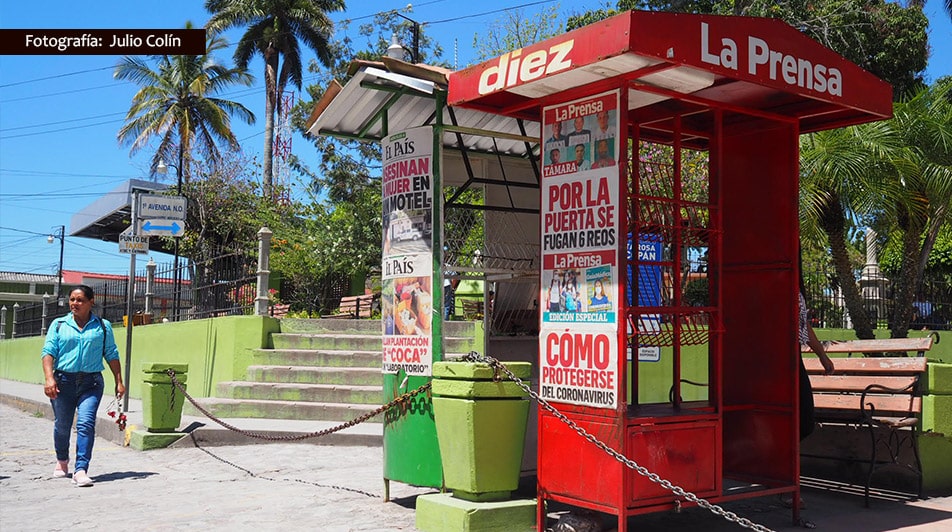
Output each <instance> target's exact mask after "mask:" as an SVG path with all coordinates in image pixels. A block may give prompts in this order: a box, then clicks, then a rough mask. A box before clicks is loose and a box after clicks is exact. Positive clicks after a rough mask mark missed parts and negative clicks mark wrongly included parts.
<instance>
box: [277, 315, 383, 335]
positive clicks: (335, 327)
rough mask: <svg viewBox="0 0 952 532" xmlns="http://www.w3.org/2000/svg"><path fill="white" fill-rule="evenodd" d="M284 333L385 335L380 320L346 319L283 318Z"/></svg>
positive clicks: (282, 327)
mask: <svg viewBox="0 0 952 532" xmlns="http://www.w3.org/2000/svg"><path fill="white" fill-rule="evenodd" d="M281 332H282V333H312V334H318V333H350V334H374V335H380V334H382V333H383V324H382V323H381V321H380V320H368V319H363V320H354V319H345V318H324V319H304V318H282V319H281Z"/></svg>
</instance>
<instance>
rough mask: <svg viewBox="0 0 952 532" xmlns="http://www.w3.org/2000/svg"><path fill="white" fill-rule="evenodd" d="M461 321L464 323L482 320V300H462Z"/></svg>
mask: <svg viewBox="0 0 952 532" xmlns="http://www.w3.org/2000/svg"><path fill="white" fill-rule="evenodd" d="M461 301H462V305H463V319H464V320H466V321H479V320H482V319H483V300H482V299H470V298H465V299H462V300H461Z"/></svg>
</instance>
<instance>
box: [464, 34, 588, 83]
mask: <svg viewBox="0 0 952 532" xmlns="http://www.w3.org/2000/svg"><path fill="white" fill-rule="evenodd" d="M574 46H575V39H569V40H567V41H565V42H561V43H558V44H553V45H552V46H550V47H549V48H548V49H545V48H543V49H542V50H536V51H534V52H530V53H527V54H526V55H525V57H522V48H520V49H518V50H514V51H512V52H508V53H505V54H502V55H501V56H500V57H499V63H498V64H496V65H493V66H491V67H489V68H487V69H486V70H483V73H482V74H480V75H479V87H478V89H477V91H478V92H479V94H481V95H484V94H489V93H490V92H495V91H497V90H500V89H504V88H507V87H512V86H515V85H517V84H520V83H525V82H527V81H532V80H534V79H538V78H541V77H542V76H546V75H548V74H554V73H556V72H559V71H562V70H566V69H568V68H569V67H571V66H572V58H571V57H569V52H571V51H572V48H573V47H574Z"/></svg>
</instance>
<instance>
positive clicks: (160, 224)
mask: <svg viewBox="0 0 952 532" xmlns="http://www.w3.org/2000/svg"><path fill="white" fill-rule="evenodd" d="M140 223H141V224H142V225H140V226H139V234H142V235H148V236H182V235H184V234H185V222H184V221H181V220H171V219H165V218H150V219H145V220H143V219H141V218H140Z"/></svg>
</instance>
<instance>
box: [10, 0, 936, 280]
mask: <svg viewBox="0 0 952 532" xmlns="http://www.w3.org/2000/svg"><path fill="white" fill-rule="evenodd" d="M602 3H603V2H595V1H591V0H589V1H586V0H561V1H557V0H552V1H549V2H539V1H538V0H482V1H481V2H478V3H476V4H469V3H468V2H458V1H457V0H421V1H419V2H414V10H413V14H412V15H410V16H411V18H413V19H414V20H416V21H418V22H421V23H424V24H425V23H427V22H431V21H438V20H445V19H450V18H456V17H467V18H461V19H459V20H455V21H451V22H443V23H440V24H434V25H430V26H428V27H427V28H426V32H427V33H428V35H430V36H431V37H433V38H434V39H435V40H436V41H437V42H439V43H440V44H441V45H442V47H443V48H444V54H445V58H446V59H447V60H448V61H450V62H452V61H453V57H454V43H455V46H456V57H457V61H458V65H459V67H461V68H462V67H464V66H466V65H468V64H470V63H472V62H473V61H474V60H475V52H474V50H473V48H472V43H473V35H474V34H475V33H477V32H480V33H484V32H485V28H486V25H487V24H490V23H491V22H493V21H494V20H496V19H498V18H499V17H500V16H501V15H502V14H501V13H490V14H485V15H481V16H472V15H479V14H482V13H487V12H490V11H493V10H498V9H504V8H512V7H514V6H519V5H525V4H535V5H530V6H528V7H525V8H524V11H525V12H526V13H534V12H537V11H538V10H539V9H541V8H543V7H545V6H552V5H557V6H558V9H559V12H560V13H567V14H571V13H577V12H583V11H585V10H588V9H593V8H596V7H598V6H599V5H601V4H602ZM347 4H348V6H349V7H348V10H347V12H346V13H337V14H334V15H333V17H332V18H333V19H334V20H335V21H339V20H343V19H358V18H361V17H366V16H369V15H372V14H373V13H375V12H378V11H387V10H392V9H402V8H403V7H405V6H406V3H405V2H391V1H377V0H375V1H356V0H350V1H349V2H347ZM203 5H204V2H203V1H202V0H165V1H163V2H137V1H136V2H129V1H116V0H98V1H95V2H92V1H89V0H73V1H69V2H67V1H65V0H50V1H46V2H41V3H37V4H33V3H32V2H9V1H8V2H3V3H2V5H0V27H2V28H36V29H40V28H49V29H53V28H77V29H81V28H129V29H160V28H181V27H182V26H183V25H184V23H185V21H186V20H191V21H193V22H194V23H195V25H196V26H202V25H203V24H204V22H205V21H206V20H207V19H208V15H207V13H206V12H205V10H204V7H203ZM38 6H42V8H40V7H38ZM926 14H927V16H928V17H929V20H930V23H931V24H930V30H929V33H930V34H929V37H930V44H931V46H932V54H933V55H932V58H931V60H930V63H929V68H928V70H927V79H928V80H930V81H931V80H934V79H936V78H938V77H941V76H943V75H952V22H950V20H949V17H948V15H946V14H945V12H944V11H942V9H941V5H940V0H928V2H927V4H926ZM364 21H366V19H365V20H364ZM359 22H361V21H356V22H355V24H353V25H352V28H351V30H350V32H351V33H356V25H357V23H359ZM239 35H240V32H239V31H237V30H236V31H232V32H230V33H228V34H226V37H228V39H229V41H230V42H234V41H235V40H236V39H237V37H238V36H239ZM354 36H355V37H356V35H354ZM231 50H232V49H229V50H227V51H226V53H225V54H223V55H222V56H221V59H223V60H229V61H230V51H231ZM118 60H119V57H114V56H67V57H58V56H21V57H17V56H0V271H14V272H29V273H41V274H50V273H53V274H55V273H56V269H57V263H58V260H59V245H58V242H55V241H54V244H53V245H50V244H48V243H47V239H46V235H48V234H49V233H50V232H52V231H57V230H58V227H59V226H60V225H66V226H67V230H68V229H69V222H70V218H71V217H72V215H73V214H74V213H75V212H76V211H78V210H80V209H82V208H83V207H85V206H86V205H88V204H89V203H91V202H92V201H94V200H95V199H96V198H98V197H99V196H100V195H102V194H103V193H105V192H108V191H109V190H112V189H113V188H115V187H116V186H118V185H120V184H121V183H123V182H124V181H125V180H127V179H129V178H140V179H148V177H147V175H148V170H147V169H148V159H149V154H148V153H147V150H143V152H142V153H140V154H138V155H137V156H135V157H130V155H129V149H128V147H123V146H120V145H119V144H118V143H117V141H116V132H117V131H118V129H119V128H120V127H121V125H122V122H123V120H122V119H123V116H124V115H125V112H126V110H127V109H128V106H129V102H130V100H131V98H132V96H133V94H134V93H135V87H134V86H133V85H130V84H127V83H121V82H118V81H115V80H113V78H112V71H113V67H114V66H115V64H116V63H117V62H118ZM261 70H262V63H261V60H260V58H256V59H255V60H253V61H252V64H251V72H252V74H254V75H255V78H256V84H255V86H254V87H252V88H242V89H234V90H232V91H229V92H228V93H226V94H225V95H224V96H225V97H227V98H229V99H232V100H235V101H238V102H240V103H242V104H244V105H245V106H246V107H248V108H249V109H251V110H252V111H253V112H254V113H255V114H256V115H257V116H258V122H257V124H256V125H253V126H246V125H244V124H242V123H237V122H236V123H235V124H234V129H235V133H236V136H237V137H238V139H240V141H241V144H242V147H243V149H244V150H245V151H246V152H247V153H250V154H254V155H259V156H260V153H261V151H262V142H263V138H264V137H263V130H264V126H263V124H264V120H263V118H264V117H263V114H264V99H263V95H262V90H261V88H262V84H261V81H260V78H261V74H260V72H261ZM307 83H308V78H307V74H306V77H305V84H307ZM296 97H300V95H299V94H298V95H296ZM293 143H294V147H293V151H294V153H295V154H296V155H297V156H298V157H300V158H302V159H303V160H304V161H305V163H308V162H310V163H312V164H311V166H312V167H314V166H316V164H314V163H315V162H316V160H317V154H316V153H314V151H313V149H311V148H310V143H308V142H307V141H306V140H305V139H303V138H302V137H295V139H294V141H293ZM152 256H153V257H154V259H155V261H156V262H168V261H169V260H170V259H171V257H169V256H166V255H162V254H158V253H154V254H153V255H152ZM140 258H141V257H140ZM140 264H141V263H140ZM63 266H64V268H65V269H68V270H82V271H97V272H103V273H117V274H124V273H127V272H128V269H129V258H128V256H127V255H123V254H120V253H119V252H118V246H117V244H115V243H106V242H96V241H92V240H89V239H81V238H72V237H68V236H67V238H66V242H65V251H64V265H63Z"/></svg>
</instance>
